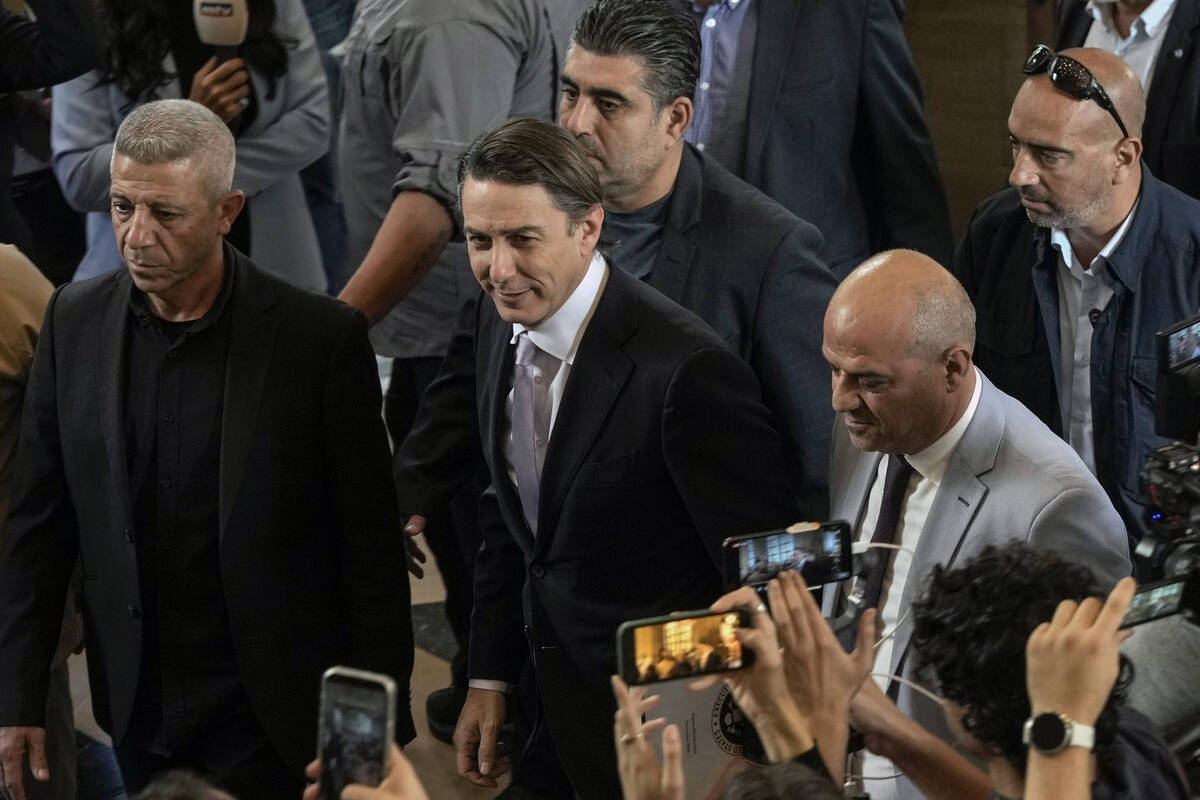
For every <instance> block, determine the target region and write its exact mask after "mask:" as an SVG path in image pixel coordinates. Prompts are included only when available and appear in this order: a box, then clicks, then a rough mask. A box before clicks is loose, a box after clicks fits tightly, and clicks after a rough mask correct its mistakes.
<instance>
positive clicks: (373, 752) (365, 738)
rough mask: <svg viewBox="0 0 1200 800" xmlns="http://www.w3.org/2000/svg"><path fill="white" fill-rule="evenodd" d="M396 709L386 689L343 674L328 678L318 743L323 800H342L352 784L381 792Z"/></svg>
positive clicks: (366, 680) (381, 684) (379, 684)
mask: <svg viewBox="0 0 1200 800" xmlns="http://www.w3.org/2000/svg"><path fill="white" fill-rule="evenodd" d="M391 706H392V700H391V697H390V696H389V692H388V689H387V685H386V684H384V683H381V682H377V681H373V680H370V679H363V678H357V677H349V676H347V675H343V674H334V675H327V676H326V678H325V682H324V685H323V690H322V693H321V723H320V733H319V735H318V742H317V748H318V752H319V753H320V758H321V777H320V781H321V789H320V795H319V797H320V798H321V800H337V798H340V797H341V796H342V789H344V788H345V787H346V786H348V785H350V784H352V783H358V784H362V785H363V786H378V785H379V783H380V781H382V780H383V774H384V765H385V763H386V761H387V748H388V740H389V739H390V734H389V728H390V727H391V725H390V724H389V715H390V714H391Z"/></svg>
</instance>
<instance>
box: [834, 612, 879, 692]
mask: <svg viewBox="0 0 1200 800" xmlns="http://www.w3.org/2000/svg"><path fill="white" fill-rule="evenodd" d="M878 613H879V612H878V611H876V610H875V609H873V608H868V609H867V610H866V611H864V612H863V615H862V618H860V619H859V621H858V641H856V642H855V644H854V652H853V653H852V654H851V657H852V658H853V659H854V664H855V666H856V667H859V668H860V669H865V670H867V671H868V672H869V671H870V669H871V664H873V663H874V661H875V615H876V614H878ZM826 627H828V626H826ZM830 632H831V633H832V629H830ZM863 677H866V672H864V673H863Z"/></svg>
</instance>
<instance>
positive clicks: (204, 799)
mask: <svg viewBox="0 0 1200 800" xmlns="http://www.w3.org/2000/svg"><path fill="white" fill-rule="evenodd" d="M230 796H231V795H229V794H228V793H226V792H224V791H223V790H221V789H218V788H217V787H216V786H213V785H212V784H211V783H209V782H208V781H206V780H204V779H203V778H201V777H200V776H199V775H197V774H196V773H194V772H189V771H188V770H182V769H176V770H171V771H170V772H164V773H161V774H160V775H157V776H155V778H154V780H152V781H151V782H150V783H149V784H148V785H147V786H146V788H144V789H142V790H141V791H140V792H138V793H137V794H135V795H134V796H133V800H224V798H227V797H230Z"/></svg>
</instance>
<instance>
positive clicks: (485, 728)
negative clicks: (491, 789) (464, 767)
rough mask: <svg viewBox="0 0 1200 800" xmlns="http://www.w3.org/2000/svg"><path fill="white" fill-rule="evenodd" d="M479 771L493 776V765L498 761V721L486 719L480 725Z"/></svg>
mask: <svg viewBox="0 0 1200 800" xmlns="http://www.w3.org/2000/svg"><path fill="white" fill-rule="evenodd" d="M478 760H479V773H480V774H481V775H486V776H488V777H494V776H492V767H493V766H494V765H495V762H496V723H495V722H494V721H491V720H485V721H484V722H483V724H481V725H480V726H479V756H478Z"/></svg>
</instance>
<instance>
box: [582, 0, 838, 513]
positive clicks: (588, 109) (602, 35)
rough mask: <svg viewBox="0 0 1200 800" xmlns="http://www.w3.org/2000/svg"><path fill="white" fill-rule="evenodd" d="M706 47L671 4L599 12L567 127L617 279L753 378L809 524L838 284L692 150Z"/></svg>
mask: <svg viewBox="0 0 1200 800" xmlns="http://www.w3.org/2000/svg"><path fill="white" fill-rule="evenodd" d="M699 65H700V42H699V36H698V35H697V33H696V30H695V27H694V25H692V23H691V20H689V19H688V17H687V16H686V15H684V14H682V13H679V12H676V11H674V10H672V9H671V8H670V6H668V5H667V4H666V3H661V2H654V3H646V2H642V0H601V2H598V3H597V4H596V5H594V6H592V7H591V8H590V9H588V10H587V11H586V12H584V14H583V16H582V17H581V18H580V20H579V22H578V23H577V24H576V26H575V32H574V34H573V36H572V42H571V49H570V50H569V51H568V53H567V63H566V66H565V67H564V68H563V79H562V83H563V92H562V98H561V101H560V104H559V124H560V125H562V126H563V127H564V128H566V129H567V130H568V131H570V132H571V133H572V134H574V135H575V137H576V139H577V140H578V142H579V144H580V145H581V146H582V147H583V149H584V150H585V151H586V152H587V153H588V155H589V156H590V157H591V159H592V163H593V164H594V165H595V166H596V170H597V172H598V173H599V175H600V183H601V186H602V188H603V191H604V209H605V221H604V238H605V240H606V241H610V242H613V246H612V252H611V254H612V261H613V264H614V265H615V266H617V267H618V268H620V269H623V270H625V271H626V272H630V273H632V274H633V275H635V276H637V277H639V278H642V279H643V280H644V281H646V282H647V283H649V284H650V285H651V286H653V287H654V288H655V289H658V290H659V291H660V292H662V293H663V294H665V295H666V296H667V297H669V298H671V299H672V300H674V301H675V302H677V303H679V304H680V305H681V306H683V307H684V308H686V309H688V310H689V311H693V312H695V313H696V314H697V315H698V316H699V317H700V318H701V319H703V320H704V321H705V322H706V323H708V324H709V325H710V326H711V327H712V328H713V329H714V330H715V331H716V332H717V334H718V335H720V336H721V338H723V339H724V340H725V343H726V344H727V345H728V346H729V349H731V350H733V351H734V352H735V353H737V354H738V355H740V356H741V357H742V359H743V360H744V361H746V362H747V363H748V364H749V365H750V366H751V368H752V369H753V370H754V373H755V375H756V376H757V377H758V380H759V383H760V384H761V385H762V390H763V400H764V402H765V403H766V405H767V407H768V408H769V409H771V413H772V414H773V415H774V424H775V426H776V428H777V429H778V430H779V433H780V435H781V436H782V437H783V440H784V442H785V445H786V447H785V457H786V458H787V460H788V466H789V469H790V472H791V476H792V486H793V489H794V490H795V491H796V494H797V496H798V497H799V498H800V501H801V508H802V509H803V510H804V513H805V516H806V517H807V518H808V519H819V518H823V517H824V511H825V507H826V497H825V486H826V482H825V481H826V465H827V463H828V452H829V431H830V427H831V422H832V415H831V412H830V409H829V402H828V401H829V396H828V394H827V393H826V388H825V387H826V380H825V379H826V374H827V369H826V366H825V364H824V362H823V361H822V359H821V357H820V328H821V319H822V316H823V314H824V313H825V305H826V304H827V303H828V302H829V298H830V297H831V296H832V295H833V290H834V288H835V287H836V281H835V279H834V277H833V274H832V273H831V272H830V271H829V269H828V268H827V267H826V266H825V263H826V262H825V261H824V260H823V259H822V258H821V255H820V253H821V239H820V237H819V236H818V234H817V232H816V231H815V230H814V229H813V227H812V226H811V225H809V224H808V223H807V222H805V221H803V220H799V219H797V218H796V217H795V216H793V215H792V214H790V213H788V211H787V210H786V209H784V208H783V207H781V206H780V205H779V204H778V203H775V202H773V201H772V200H771V199H770V198H768V197H766V196H764V195H763V194H762V193H761V192H759V191H757V190H756V189H754V188H753V187H752V186H750V185H748V184H746V183H745V182H743V181H740V180H738V179H737V178H735V177H734V176H732V175H731V174H729V172H728V171H727V170H726V169H724V168H723V167H722V166H721V165H720V164H718V163H717V162H716V161H715V160H713V159H712V158H709V157H708V156H707V155H706V154H705V153H702V152H700V151H698V150H696V149H695V148H693V147H691V146H689V145H687V144H686V142H685V141H684V135H685V133H686V132H687V130H688V129H689V126H690V125H691V123H692V96H693V93H694V91H695V86H696V76H697V73H698V70H699Z"/></svg>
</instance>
